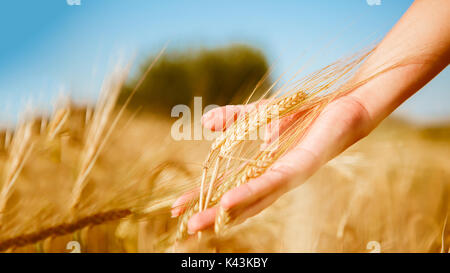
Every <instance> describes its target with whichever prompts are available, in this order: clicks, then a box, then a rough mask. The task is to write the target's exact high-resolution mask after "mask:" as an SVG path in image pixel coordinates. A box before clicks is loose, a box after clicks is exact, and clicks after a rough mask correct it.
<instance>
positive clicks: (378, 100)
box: [299, 0, 450, 169]
mask: <svg viewBox="0 0 450 273" xmlns="http://www.w3.org/2000/svg"><path fill="white" fill-rule="evenodd" d="M448 18H450V1H448V0H419V1H416V2H415V3H414V4H413V5H412V6H411V7H410V9H409V10H408V11H407V12H406V13H405V15H404V16H403V17H402V19H401V20H400V21H399V22H398V23H397V24H396V25H395V27H394V28H393V29H392V30H391V31H390V32H389V34H388V35H386V37H385V38H384V39H383V41H382V42H381V43H380V44H379V45H378V46H377V48H376V49H375V50H374V52H373V53H372V54H371V55H370V56H369V57H368V59H367V60H366V62H365V63H364V64H363V65H362V67H361V68H360V69H359V71H357V73H356V74H355V77H353V78H352V81H351V82H350V84H352V83H358V82H364V81H365V80H367V79H370V80H369V81H367V82H366V83H365V84H363V85H362V86H359V87H358V88H356V89H355V90H353V91H352V92H351V93H349V94H348V95H346V96H344V97H341V98H339V99H337V100H336V101H335V102H333V103H331V104H330V105H328V106H327V107H326V109H325V110H324V112H323V113H322V114H321V115H320V116H319V118H318V120H317V121H316V122H315V123H314V124H313V126H312V127H311V129H310V132H309V133H308V135H307V136H306V137H305V138H304V139H303V141H302V142H301V143H300V144H299V147H300V148H301V149H305V150H309V151H310V152H311V153H313V154H315V155H316V157H317V160H314V162H315V163H316V164H314V165H315V167H319V166H320V165H322V164H323V163H324V162H326V161H328V160H330V159H332V158H333V157H335V156H336V155H338V154H340V153H341V152H343V151H344V150H345V149H347V148H348V147H349V146H351V145H352V144H354V143H355V142H357V141H358V140H359V139H361V138H362V137H364V136H366V135H367V134H368V133H369V132H370V131H372V130H373V129H374V128H375V127H376V126H377V125H378V124H379V122H381V121H382V120H383V119H384V118H386V117H387V116H388V115H389V114H390V113H391V112H392V111H394V110H395V109H396V108H397V107H398V106H399V105H400V104H401V103H402V102H404V101H405V100H406V99H407V98H409V97H410V96H411V95H413V94H414V93H415V92H417V91H418V90H419V89H420V88H422V87H423V86H424V85H425V84H426V83H427V82H428V81H430V80H431V79H432V78H433V77H434V76H436V75H437V74H438V73H439V72H440V71H441V70H442V69H444V68H445V67H446V66H447V65H448V63H449V60H450V22H449V19H448ZM387 68H389V69H387ZM380 71H383V73H378V74H377V72H380ZM374 75H376V76H374ZM373 76H374V77H373ZM310 169H315V168H310Z"/></svg>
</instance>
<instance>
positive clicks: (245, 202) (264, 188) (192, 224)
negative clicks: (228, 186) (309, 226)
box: [188, 148, 317, 233]
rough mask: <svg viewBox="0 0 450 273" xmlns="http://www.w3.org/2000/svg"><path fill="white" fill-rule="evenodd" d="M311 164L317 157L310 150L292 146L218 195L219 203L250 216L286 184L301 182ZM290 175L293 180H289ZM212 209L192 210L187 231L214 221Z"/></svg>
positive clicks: (312, 170) (310, 171)
mask: <svg viewBox="0 0 450 273" xmlns="http://www.w3.org/2000/svg"><path fill="white" fill-rule="evenodd" d="M315 168H317V160H316V156H315V155H314V154H312V153H311V152H309V151H307V150H305V149H300V148H296V149H293V150H291V151H290V152H288V153H287V154H286V155H285V156H283V157H282V158H280V159H279V160H278V161H277V162H276V163H275V164H274V165H273V167H272V168H270V169H269V170H268V171H267V172H265V173H264V174H263V175H261V176H260V177H258V178H255V179H252V180H250V181H249V182H248V183H246V184H243V185H241V186H239V187H237V188H234V189H232V190H230V191H228V192H227V193H226V194H225V195H224V196H223V197H222V199H221V201H220V206H222V208H224V209H225V210H226V211H231V210H232V211H233V214H236V215H239V214H240V212H242V211H243V212H245V213H246V215H249V216H253V215H255V214H257V213H259V212H260V211H261V210H262V209H264V208H265V207H266V206H268V205H269V204H271V203H273V202H274V201H275V200H276V199H278V197H279V196H280V195H282V194H283V193H285V192H286V191H288V190H289V189H290V188H292V187H294V186H295V185H296V184H299V183H301V182H304V181H305V180H306V177H308V176H310V175H311V174H312V173H313V172H314V171H315ZM298 174H301V175H300V176H299V175H298ZM294 177H295V181H290V180H291V179H293V178H294ZM266 197H267V198H266ZM216 211H217V209H216V208H211V209H208V210H207V211H204V212H201V213H197V214H195V215H194V216H193V217H192V218H191V219H190V220H189V223H188V229H189V228H192V229H189V232H190V233H195V232H198V231H200V230H202V229H206V228H208V227H211V226H212V225H214V221H215V213H216ZM244 216H245V214H244ZM240 218H241V217H240ZM244 218H245V217H244ZM244 218H242V219H244Z"/></svg>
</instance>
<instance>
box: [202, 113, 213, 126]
mask: <svg viewBox="0 0 450 273" xmlns="http://www.w3.org/2000/svg"><path fill="white" fill-rule="evenodd" d="M212 117H213V111H209V112H208V113H206V114H204V115H203V116H202V123H204V122H207V121H209V120H211V119H212Z"/></svg>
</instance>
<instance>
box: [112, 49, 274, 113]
mask: <svg viewBox="0 0 450 273" xmlns="http://www.w3.org/2000/svg"><path fill="white" fill-rule="evenodd" d="M154 58H155V56H152V57H150V58H148V60H146V61H144V62H143V64H142V66H141V67H140V69H139V72H138V73H137V75H136V77H135V78H134V79H133V80H131V81H130V82H129V83H127V84H126V85H125V86H124V87H123V89H122V91H121V95H120V99H119V101H121V102H124V101H125V100H126V99H127V97H128V96H129V94H130V93H131V92H132V90H133V88H134V87H135V86H136V84H137V82H138V80H139V79H140V78H141V77H142V75H143V74H144V73H145V71H146V69H147V68H148V66H149V65H150V64H151V63H152V61H153V60H154ZM267 70H268V62H267V60H266V58H265V56H264V54H263V53H262V52H261V51H259V50H257V49H255V48H252V47H249V46H244V45H231V46H227V47H223V48H216V49H202V50H197V51H189V50H187V51H177V52H176V51H172V52H169V53H164V55H163V56H161V58H160V59H159V61H158V62H157V63H156V64H155V65H154V67H153V68H152V69H151V70H150V72H149V73H148V74H147V76H146V77H145V79H144V80H143V82H142V85H141V86H140V87H139V89H138V90H137V92H136V94H135V95H134V97H133V99H132V101H131V103H130V106H131V107H141V106H142V107H143V109H144V110H146V111H152V112H157V113H161V114H165V115H166V114H167V115H170V111H171V109H172V107H173V106H175V105H177V104H185V105H189V106H191V105H192V102H193V99H194V96H201V97H202V99H203V107H205V106H206V105H209V104H218V105H225V104H230V103H242V102H243V101H244V100H245V99H246V98H247V97H248V96H249V95H250V94H251V92H252V91H253V90H254V88H255V86H256V85H257V83H258V82H259V81H260V80H261V79H262V78H263V76H264V74H265V73H266V72H267ZM268 85H269V80H267V79H266V80H265V81H263V82H262V84H261V85H260V88H258V89H257V90H256V92H255V96H254V97H253V98H258V97H259V95H261V94H262V93H263V92H264V91H266V90H267V88H268Z"/></svg>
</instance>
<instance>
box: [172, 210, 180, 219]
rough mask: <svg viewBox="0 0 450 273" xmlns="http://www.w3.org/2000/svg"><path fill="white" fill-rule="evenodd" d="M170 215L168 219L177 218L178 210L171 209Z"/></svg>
mask: <svg viewBox="0 0 450 273" xmlns="http://www.w3.org/2000/svg"><path fill="white" fill-rule="evenodd" d="M170 213H171V215H170V217H172V218H176V217H178V215H180V210H179V209H176V208H175V209H172V210H171V211H170Z"/></svg>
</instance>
